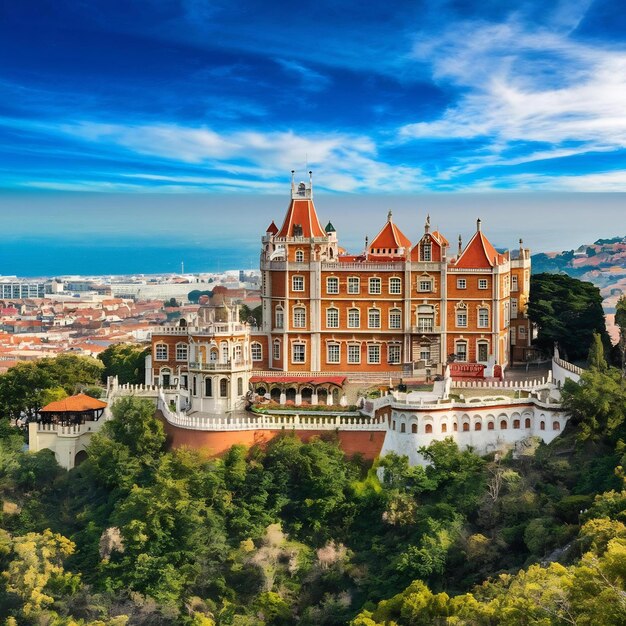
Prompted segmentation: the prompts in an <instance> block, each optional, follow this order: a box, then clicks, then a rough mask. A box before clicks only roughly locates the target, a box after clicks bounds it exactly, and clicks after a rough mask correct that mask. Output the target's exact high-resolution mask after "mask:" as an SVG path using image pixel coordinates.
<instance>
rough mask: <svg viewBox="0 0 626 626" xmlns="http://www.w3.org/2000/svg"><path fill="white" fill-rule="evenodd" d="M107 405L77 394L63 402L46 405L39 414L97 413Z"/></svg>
mask: <svg viewBox="0 0 626 626" xmlns="http://www.w3.org/2000/svg"><path fill="white" fill-rule="evenodd" d="M106 405H107V403H106V402H102V400H97V399H96V398H92V397H91V396H88V395H85V394H84V393H79V394H78V395H75V396H70V397H69V398H65V399H64V400H57V401H55V402H50V404H46V406H44V407H43V408H42V409H40V411H39V412H40V413H82V412H83V411H97V410H99V409H104V408H105V407H106Z"/></svg>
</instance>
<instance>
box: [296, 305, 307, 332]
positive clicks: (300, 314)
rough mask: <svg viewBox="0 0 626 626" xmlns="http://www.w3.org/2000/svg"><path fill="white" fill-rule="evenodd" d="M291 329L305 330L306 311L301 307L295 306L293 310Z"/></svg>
mask: <svg viewBox="0 0 626 626" xmlns="http://www.w3.org/2000/svg"><path fill="white" fill-rule="evenodd" d="M293 327H294V328H306V309H305V308H304V307H303V306H297V307H294V309H293Z"/></svg>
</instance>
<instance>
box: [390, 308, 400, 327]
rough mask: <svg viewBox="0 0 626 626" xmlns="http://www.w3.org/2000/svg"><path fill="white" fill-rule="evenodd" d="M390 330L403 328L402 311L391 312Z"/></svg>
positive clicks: (394, 310)
mask: <svg viewBox="0 0 626 626" xmlns="http://www.w3.org/2000/svg"><path fill="white" fill-rule="evenodd" d="M389 328H392V329H394V330H396V329H398V328H402V312H401V311H400V309H391V311H389Z"/></svg>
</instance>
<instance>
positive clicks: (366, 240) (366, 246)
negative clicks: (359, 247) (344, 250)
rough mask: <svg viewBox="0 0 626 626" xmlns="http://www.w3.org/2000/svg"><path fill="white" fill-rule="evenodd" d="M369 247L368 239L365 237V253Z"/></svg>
mask: <svg viewBox="0 0 626 626" xmlns="http://www.w3.org/2000/svg"><path fill="white" fill-rule="evenodd" d="M369 245H370V238H369V237H368V236H367V235H365V251H367V249H368V248H369Z"/></svg>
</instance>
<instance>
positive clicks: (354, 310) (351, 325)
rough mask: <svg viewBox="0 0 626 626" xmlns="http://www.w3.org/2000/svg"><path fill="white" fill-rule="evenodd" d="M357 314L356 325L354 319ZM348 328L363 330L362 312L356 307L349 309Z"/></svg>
mask: <svg viewBox="0 0 626 626" xmlns="http://www.w3.org/2000/svg"><path fill="white" fill-rule="evenodd" d="M355 314H356V324H355V323H354V321H355V320H354V317H355ZM348 328H361V310H360V309H357V308H356V307H352V308H351V309H348Z"/></svg>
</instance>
